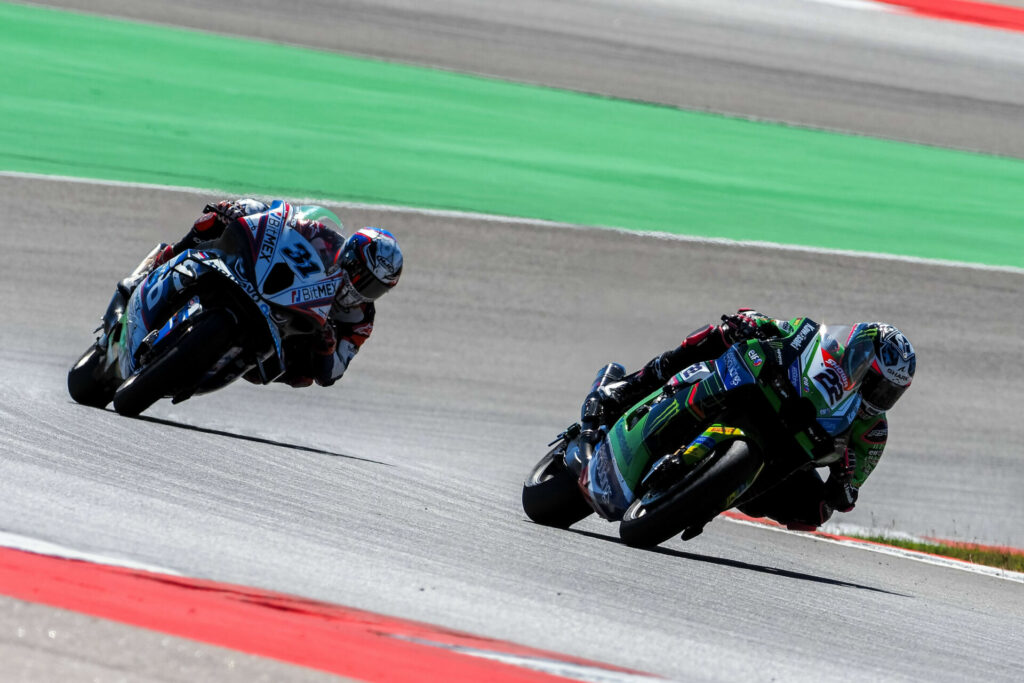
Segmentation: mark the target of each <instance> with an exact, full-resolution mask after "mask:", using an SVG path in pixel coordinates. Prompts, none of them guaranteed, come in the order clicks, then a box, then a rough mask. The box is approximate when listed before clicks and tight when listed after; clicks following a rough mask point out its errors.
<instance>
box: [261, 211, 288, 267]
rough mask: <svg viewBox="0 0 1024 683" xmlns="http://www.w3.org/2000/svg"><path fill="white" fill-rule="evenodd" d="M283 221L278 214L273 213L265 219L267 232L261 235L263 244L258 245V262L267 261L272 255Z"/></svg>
mask: <svg viewBox="0 0 1024 683" xmlns="http://www.w3.org/2000/svg"><path fill="white" fill-rule="evenodd" d="M283 220H284V219H283V218H282V217H281V214H280V213H278V212H273V213H271V214H270V215H269V216H268V217H267V230H266V232H265V233H263V243H262V244H261V245H260V260H263V261H269V260H270V258H271V257H272V256H273V255H274V250H275V249H276V248H277V238H278V237H280V235H281V225H282V223H283Z"/></svg>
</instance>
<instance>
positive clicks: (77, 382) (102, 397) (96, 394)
mask: <svg viewBox="0 0 1024 683" xmlns="http://www.w3.org/2000/svg"><path fill="white" fill-rule="evenodd" d="M105 358H106V354H105V353H103V351H101V350H100V349H99V348H98V347H96V346H95V345H93V346H90V347H89V349H88V350H87V351H86V352H85V353H83V354H82V355H81V357H80V358H79V359H78V360H77V361H76V362H75V364H74V365H72V366H71V369H70V370H68V393H69V394H71V398H72V399H73V400H74V401H75V402H76V403H81V404H82V405H84V406H92V407H93V408H105V407H106V405H107V404H108V403H110V401H111V399H113V398H114V390H115V389H116V388H117V387H111V386H110V385H109V384H106V383H104V377H103V361H104V359H105Z"/></svg>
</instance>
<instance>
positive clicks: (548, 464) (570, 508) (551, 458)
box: [523, 444, 594, 529]
mask: <svg viewBox="0 0 1024 683" xmlns="http://www.w3.org/2000/svg"><path fill="white" fill-rule="evenodd" d="M564 448H565V445H564V444H559V445H558V446H556V447H555V448H554V449H552V450H551V451H550V452H549V453H548V454H547V455H545V456H544V457H543V458H541V459H540V461H539V462H538V463H537V464H536V465H534V467H533V469H532V470H530V475H529V476H528V477H527V478H526V481H525V482H523V510H524V511H525V512H526V516H527V517H529V518H530V519H531V520H533V521H534V522H536V523H537V524H543V525H544V526H551V527H556V528H558V529H568V528H569V527H570V526H572V525H573V524H575V523H576V522H578V521H580V520H581V519H583V518H584V517H586V516H588V515H589V514H590V513H592V512H593V511H594V510H593V509H592V508H591V507H590V505H589V504H588V503H587V501H586V500H585V499H584V498H583V494H582V493H581V492H580V488H579V485H578V484H577V483H576V475H574V474H573V473H572V471H571V470H570V469H568V468H567V467H566V466H565V462H564V461H563V460H562V453H563V451H564Z"/></svg>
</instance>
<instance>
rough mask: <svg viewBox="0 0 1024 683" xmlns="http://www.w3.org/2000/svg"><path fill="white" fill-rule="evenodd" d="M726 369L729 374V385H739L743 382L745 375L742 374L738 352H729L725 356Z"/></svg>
mask: <svg viewBox="0 0 1024 683" xmlns="http://www.w3.org/2000/svg"><path fill="white" fill-rule="evenodd" d="M725 371H726V373H727V374H728V375H729V386H730V387H738V386H739V385H741V384H743V377H742V376H741V375H740V369H739V361H738V360H737V358H736V354H734V353H729V354H727V355H726V356H725Z"/></svg>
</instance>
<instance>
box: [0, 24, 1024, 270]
mask: <svg viewBox="0 0 1024 683" xmlns="http://www.w3.org/2000/svg"><path fill="white" fill-rule="evenodd" d="M0 31H2V35H3V39H2V40H0V64H3V68H2V69H0V92H2V95H0V120H2V121H3V125H2V126H0V169H3V170H10V171H26V172H35V173H52V174H59V175H72V176H79V177H89V178H103V179H112V180H125V181H138V182H152V183H163V184H172V185H182V186H193V187H209V188H219V189H224V190H228V191H232V192H238V193H249V192H251V193H257V194H272V195H282V196H300V197H301V196H316V197H323V198H330V199H337V200H348V201H360V202H371V203H383V204H401V205H408V206H416V207H425V208H442V209H457V210H465V211H480V212H486V213H495V214H506V215H513V216H524V217H532V218H544V219H548V220H554V221H564V222H569V223H580V224H585V225H603V226H617V227H623V228H629V229H636V230H654V231H661V232H669V233H679V234H690V235H702V236H709V237H726V238H732V239H740V240H766V241H771V242H780V243H787V244H802V245H812V246H820V247H830V248H838V249H854V250H863V251H873V252H889V253H897V254H906V255H913V256H921V257H928V258H940V259H952V260H958V261H972V262H979V263H987V264H995V265H1009V266H1016V267H1024V203H1022V202H1021V201H1020V190H1021V187H1024V162H1022V161H1018V160H1014V159H1007V158H999V157H989V156H983V155H978V154H970V153H965V152H958V151H952V150H943V149H936V148H929V147H924V146H918V145H911V144H904V143H898V142H891V141H883V140H876V139H871V138H865V137H857V136H846V135H838V134H831V133H824V132H818V131H810V130H804V129H800V128H795V127H789V126H783V125H775V124H765V123H757V122H750V121H744V120H738V119H732V118H728V117H724V116H716V115H710V114H701V113H693V112H686V111H679V110H676V109H671V108H667V107H661V106H654V105H645V104H640V103H635V102H624V101H618V100H613V99H608V98H602V97H595V96H590V95H584V94H579V93H572V92H564V91H559V90H554V89H549V88H541V87H535V86H527V85H520V84H514V83H507V82H502V81H496V80H489V79H485V78H479V77H473V76H467V75H461V74H453V73H448V72H444V71H437V70H433V69H426V68H420V67H412V66H405V65H397V64H390V63H384V62H379V61H374V60H370V59H362V58H355V57H350V56H345V55H339V54H334V53H328V52H322V51H316V50H309V49H303V48H298V47H292V46H284V45H276V44H267V43H261V42H257V41H253V40H246V39H240V38H233V37H223V36H216V35H210V34H204V33H199V32H194V31H186V30H179V29H173V28H166V27H158V26H151V25H144V24H137V23H131V22H126V21H119V20H113V19H107V18H101V17H94V16H87V15H81V14H76V13H71V12H64V11H56V10H50V9H43V8H36V7H28V6H21V5H11V4H0Z"/></svg>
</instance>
